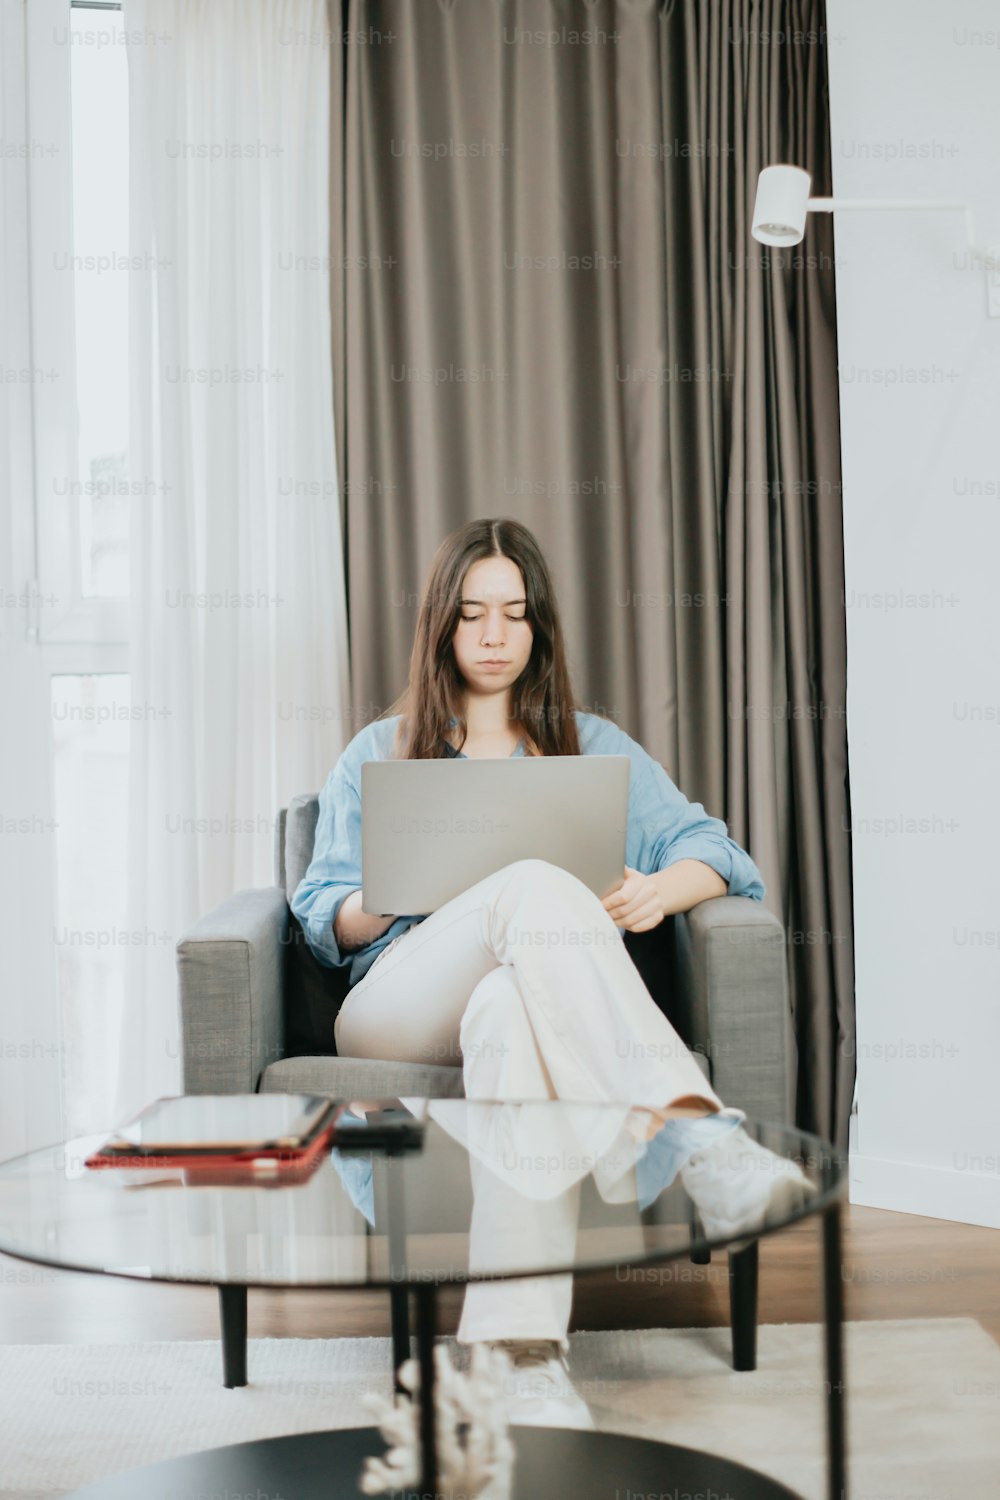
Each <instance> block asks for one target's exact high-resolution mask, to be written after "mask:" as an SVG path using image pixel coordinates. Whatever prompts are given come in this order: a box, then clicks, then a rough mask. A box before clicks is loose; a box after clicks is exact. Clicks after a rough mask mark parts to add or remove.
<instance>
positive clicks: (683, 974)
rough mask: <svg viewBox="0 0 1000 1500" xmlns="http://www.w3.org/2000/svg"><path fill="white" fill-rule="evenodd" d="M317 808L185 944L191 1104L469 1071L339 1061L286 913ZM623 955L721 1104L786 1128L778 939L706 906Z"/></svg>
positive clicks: (734, 908)
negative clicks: (269, 870) (254, 886)
mask: <svg viewBox="0 0 1000 1500" xmlns="http://www.w3.org/2000/svg"><path fill="white" fill-rule="evenodd" d="M318 811H319V806H318V801H317V798H316V797H315V796H302V797H296V798H295V799H294V800H293V801H292V803H291V805H290V806H289V807H288V809H287V810H285V809H282V811H281V813H280V814H279V816H278V824H277V829H276V838H275V884H274V885H273V886H272V887H270V888H269V889H267V890H254V891H239V892H237V894H236V895H234V896H231V897H230V898H229V900H228V901H224V902H223V903H222V905H221V906H219V907H217V908H216V910H215V911H213V912H210V913H209V914H208V915H207V916H205V917H202V918H201V919H200V920H199V921H198V922H196V923H195V925H194V927H193V928H192V929H191V930H190V932H188V933H186V934H185V935H184V937H183V938H182V939H181V941H180V942H179V943H178V945H177V964H178V974H179V981H180V1010H181V1055H182V1065H183V1086H184V1092H185V1093H186V1094H231V1093H232V1094H235V1093H253V1092H256V1091H257V1090H258V1089H259V1090H262V1091H264V1092H278V1093H297V1092H299V1091H306V1092H313V1093H319V1094H330V1095H337V1096H339V1097H347V1098H374V1097H378V1096H379V1095H384V1096H385V1097H388V1098H394V1097H397V1096H399V1095H401V1094H409V1095H414V1096H418V1095H426V1096H428V1097H430V1098H449V1097H453V1096H460V1095H461V1094H462V1092H463V1090H462V1070H461V1068H457V1067H451V1066H440V1065H435V1064H430V1063H396V1062H375V1061H372V1060H371V1059H363V1058H350V1057H336V1056H335V1055H334V1049H333V1021H334V1016H335V1015H336V1011H337V1008H338V1006H339V1004H340V1002H341V1001H342V999H343V997H344V995H345V994H346V991H347V971H346V969H323V968H322V966H321V965H319V964H318V963H317V962H316V960H315V959H313V957H312V955H311V953H309V951H308V949H307V947H306V944H305V939H304V937H303V935H302V932H301V929H300V928H299V926H298V923H297V922H296V921H295V919H294V918H293V917H292V915H291V913H290V911H289V908H288V895H289V894H290V893H291V892H293V891H294V890H295V887H296V886H297V885H298V883H299V881H300V880H301V879H302V876H303V875H304V874H305V871H306V868H307V866H308V864H309V861H310V859H311V858H312V847H313V840H314V838H315V833H316V819H317V815H318ZM625 943H626V947H627V948H628V950H629V953H630V955H631V957H632V959H633V961H634V962H635V964H636V967H637V968H638V969H639V972H640V973H641V974H642V977H643V979H644V980H645V982H646V985H647V987H648V988H649V990H650V992H651V994H652V995H653V997H654V999H655V1000H656V1001H657V1003H658V1004H659V1005H660V1007H661V1009H662V1010H664V1011H665V1013H666V1014H667V1015H668V1016H669V1017H670V1019H671V1021H672V1022H673V1023H674V1025H675V1026H676V1027H677V1029H678V1031H679V1032H680V1034H681V1036H682V1037H683V1038H684V1040H685V1041H686V1042H687V1044H688V1046H689V1047H691V1049H692V1050H693V1051H694V1053H695V1055H696V1056H697V1058H698V1061H699V1063H700V1064H701V1066H702V1068H703V1069H704V1072H705V1074H706V1076H707V1077H708V1078H709V1079H710V1080H711V1082H712V1085H713V1087H714V1088H715V1089H716V1091H717V1093H718V1094H719V1095H720V1096H721V1098H722V1099H724V1100H725V1102H726V1103H727V1104H734V1105H738V1106H739V1107H740V1108H741V1109H745V1110H746V1112H747V1114H748V1115H750V1116H752V1117H754V1118H757V1119H763V1120H769V1121H773V1122H774V1123H776V1124H789V1123H791V1121H792V1118H793V1115H792V1107H793V1081H794V1080H793V1075H794V1066H793V1058H794V1051H793V1043H792V1032H791V1018H790V1012H789V1002H788V980H787V973H786V967H785V943H784V931H783V929H782V926H781V923H780V922H779V921H778V919H777V918H776V917H774V916H773V915H772V914H771V913H770V912H768V911H765V909H764V908H763V907H762V906H761V905H760V903H759V902H756V901H751V900H749V899H748V898H747V897H743V896H720V897H718V898H717V899H715V900H712V901H703V902H702V903H701V904H700V905H699V906H696V907H695V908H694V909H693V910H692V911H689V912H687V913H685V915H684V916H681V917H674V918H672V919H668V920H667V921H666V922H663V923H662V924H661V925H660V927H658V928H656V929H654V931H653V932H651V933H627V934H626V936H625Z"/></svg>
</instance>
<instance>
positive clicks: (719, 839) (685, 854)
mask: <svg viewBox="0 0 1000 1500" xmlns="http://www.w3.org/2000/svg"><path fill="white" fill-rule="evenodd" d="M632 744H633V745H634V750H633V751H632V752H631V753H632V767H631V772H632V774H631V778H630V785H629V816H628V835H627V848H628V852H627V854H626V858H625V862H626V864H628V865H630V866H631V867H632V869H634V870H640V871H641V872H642V873H643V874H644V875H653V874H655V873H656V872H657V871H659V870H665V869H667V868H668V866H670V865H675V864H677V862H678V861H679V860H682V859H699V860H701V862H702V863H703V864H706V865H709V866H710V867H711V868H712V869H713V870H715V871H717V872H718V874H720V875H721V876H722V878H723V880H724V881H725V882H726V885H727V888H728V892H729V895H730V896H750V897H751V898H752V899H753V900H754V901H762V900H763V898H764V890H765V887H764V882H763V880H762V878H761V874H760V871H759V870H758V868H757V866H756V865H755V864H754V862H753V860H752V859H751V858H750V856H749V854H747V852H746V850H745V849H741V848H740V846H739V844H737V843H736V841H735V840H734V839H731V838H730V837H729V833H728V831H727V829H726V825H725V823H723V822H722V821H721V819H719V818H711V817H709V815H708V814H707V813H706V811H705V809H704V807H702V805H701V803H700V802H689V801H688V800H687V798H686V797H685V796H684V793H683V792H681V791H680V790H679V788H678V787H676V786H675V785H674V783H673V782H672V781H671V779H670V777H669V776H668V775H667V773H666V771H665V770H664V769H663V767H662V766H661V765H660V763H659V761H656V760H654V759H653V757H652V756H651V755H649V754H647V752H646V751H645V750H643V749H642V747H641V746H640V745H635V742H634V741H633V742H632ZM635 750H637V751H638V752H639V754H638V755H636V754H635V753H634V752H635Z"/></svg>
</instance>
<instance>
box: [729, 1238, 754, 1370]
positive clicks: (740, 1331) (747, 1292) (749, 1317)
mask: <svg viewBox="0 0 1000 1500" xmlns="http://www.w3.org/2000/svg"><path fill="white" fill-rule="evenodd" d="M758 1243H759V1242H758V1241H757V1240H751V1241H750V1243H749V1245H747V1246H746V1247H745V1248H744V1249H742V1250H730V1252H729V1317H730V1321H731V1323H732V1328H733V1369H734V1370H756V1368H757V1245H758Z"/></svg>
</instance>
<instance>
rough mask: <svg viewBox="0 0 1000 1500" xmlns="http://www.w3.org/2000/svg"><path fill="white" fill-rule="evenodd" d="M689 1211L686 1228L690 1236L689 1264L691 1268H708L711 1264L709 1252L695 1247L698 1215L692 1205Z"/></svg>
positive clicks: (710, 1253)
mask: <svg viewBox="0 0 1000 1500" xmlns="http://www.w3.org/2000/svg"><path fill="white" fill-rule="evenodd" d="M690 1211H691V1219H690V1222H689V1225H688V1228H689V1231H690V1235H691V1264H692V1265H693V1266H710V1265H711V1264H712V1252H711V1250H704V1249H702V1248H700V1247H699V1246H698V1245H697V1239H698V1233H699V1225H698V1214H697V1211H696V1210H695V1206H694V1204H693V1203H692V1204H691V1205H690Z"/></svg>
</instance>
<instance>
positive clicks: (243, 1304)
mask: <svg viewBox="0 0 1000 1500" xmlns="http://www.w3.org/2000/svg"><path fill="white" fill-rule="evenodd" d="M219 1317H220V1320H221V1323H222V1384H223V1385H224V1386H225V1387H226V1388H227V1390H231V1389H232V1388H233V1387H234V1386H237V1385H246V1383H247V1289H246V1287H245V1286H220V1287H219Z"/></svg>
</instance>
